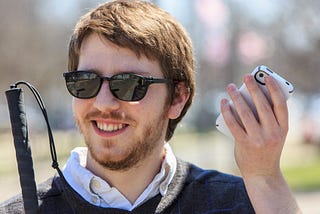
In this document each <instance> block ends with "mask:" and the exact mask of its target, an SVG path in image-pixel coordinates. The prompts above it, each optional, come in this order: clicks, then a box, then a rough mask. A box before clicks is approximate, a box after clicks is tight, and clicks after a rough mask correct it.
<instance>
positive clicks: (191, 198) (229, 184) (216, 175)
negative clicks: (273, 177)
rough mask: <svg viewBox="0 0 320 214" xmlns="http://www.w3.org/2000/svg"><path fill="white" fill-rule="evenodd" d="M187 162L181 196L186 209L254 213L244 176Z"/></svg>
mask: <svg viewBox="0 0 320 214" xmlns="http://www.w3.org/2000/svg"><path fill="white" fill-rule="evenodd" d="M185 164H187V165H188V167H187V168H188V173H187V175H186V180H185V183H184V185H183V189H182V191H181V193H180V195H179V197H180V200H181V202H183V203H184V204H185V205H184V206H185V208H186V209H191V210H203V212H207V211H209V210H211V211H217V212H218V211H219V212H220V211H221V210H229V211H231V210H232V211H234V212H235V213H252V211H253V208H252V205H251V202H250V199H249V197H248V194H247V191H246V188H245V185H244V182H243V179H242V178H241V177H239V176H235V175H231V174H226V173H222V172H219V171H217V170H206V169H202V168H200V167H198V166H196V165H194V164H191V163H187V162H185ZM200 213H201V212H200Z"/></svg>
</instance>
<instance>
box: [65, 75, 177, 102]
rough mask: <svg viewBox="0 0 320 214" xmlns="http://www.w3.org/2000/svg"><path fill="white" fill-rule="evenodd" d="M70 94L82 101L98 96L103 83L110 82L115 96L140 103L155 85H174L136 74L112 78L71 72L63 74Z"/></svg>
mask: <svg viewBox="0 0 320 214" xmlns="http://www.w3.org/2000/svg"><path fill="white" fill-rule="evenodd" d="M63 76H64V78H65V80H66V86H67V89H68V91H69V93H70V94H71V95H72V96H74V97H77V98H80V99H89V98H93V97H95V96H97V94H98V93H99V91H100V88H101V85H102V83H103V81H105V80H107V81H109V88H110V91H111V93H112V94H113V96H115V97H116V98H118V99H119V100H122V101H138V100H141V99H142V98H143V97H144V96H145V95H146V93H147V90H148V87H149V85H150V84H153V83H169V84H173V80H170V79H158V78H153V77H144V76H141V75H138V74H134V73H120V74H116V75H114V76H112V77H101V76H99V75H98V74H96V73H94V72H92V71H70V72H65V73H63Z"/></svg>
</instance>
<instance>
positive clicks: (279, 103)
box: [265, 76, 289, 132]
mask: <svg viewBox="0 0 320 214" xmlns="http://www.w3.org/2000/svg"><path fill="white" fill-rule="evenodd" d="M265 82H266V86H267V88H268V91H269V93H270V97H271V100H272V103H273V112H274V115H275V118H276V120H277V121H278V123H279V125H280V127H281V128H282V130H284V131H285V132H288V123H289V121H288V118H289V117H288V114H289V113H288V105H287V102H286V99H285V96H284V94H283V93H282V91H281V88H280V86H279V85H278V84H277V82H276V81H275V79H273V78H272V77H269V76H268V77H266V78H265Z"/></svg>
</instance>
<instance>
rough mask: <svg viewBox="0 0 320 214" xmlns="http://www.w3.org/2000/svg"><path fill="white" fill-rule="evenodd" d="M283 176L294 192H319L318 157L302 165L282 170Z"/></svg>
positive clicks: (319, 162) (319, 169)
mask: <svg viewBox="0 0 320 214" xmlns="http://www.w3.org/2000/svg"><path fill="white" fill-rule="evenodd" d="M282 170H283V174H284V176H285V177H286V179H287V181H288V183H289V186H290V187H291V188H292V189H293V190H295V191H315V190H320V157H319V158H316V159H315V161H313V162H311V163H309V164H307V165H304V166H295V167H289V168H284V169H282Z"/></svg>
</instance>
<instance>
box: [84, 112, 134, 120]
mask: <svg viewBox="0 0 320 214" xmlns="http://www.w3.org/2000/svg"><path fill="white" fill-rule="evenodd" d="M95 117H98V118H103V119H113V120H119V121H122V122H133V121H134V120H133V119H132V118H131V117H130V116H128V115H126V114H125V113H124V112H116V111H112V112H108V113H105V112H101V111H99V110H94V111H91V112H89V113H87V114H86V116H85V117H84V119H86V120H90V118H95Z"/></svg>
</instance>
